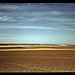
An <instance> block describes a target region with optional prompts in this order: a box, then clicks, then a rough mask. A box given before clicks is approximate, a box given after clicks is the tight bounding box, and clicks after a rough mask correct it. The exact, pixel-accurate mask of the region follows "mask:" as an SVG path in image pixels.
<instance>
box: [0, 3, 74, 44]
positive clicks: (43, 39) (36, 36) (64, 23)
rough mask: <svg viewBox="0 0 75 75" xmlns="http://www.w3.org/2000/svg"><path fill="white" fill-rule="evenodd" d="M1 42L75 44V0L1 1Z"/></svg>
mask: <svg viewBox="0 0 75 75" xmlns="http://www.w3.org/2000/svg"><path fill="white" fill-rule="evenodd" d="M0 43H34V44H37V43H39V44H75V3H0Z"/></svg>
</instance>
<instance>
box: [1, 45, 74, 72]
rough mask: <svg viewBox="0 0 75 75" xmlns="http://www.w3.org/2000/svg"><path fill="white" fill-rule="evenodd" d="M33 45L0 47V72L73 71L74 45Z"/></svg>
mask: <svg viewBox="0 0 75 75" xmlns="http://www.w3.org/2000/svg"><path fill="white" fill-rule="evenodd" d="M15 46H16V45H15ZM10 47H11V46H10ZM16 47H17V46H16ZM18 47H21V46H18ZM33 47H34V46H33ZM33 47H32V48H31V47H26V46H24V48H23V49H21V48H20V49H19V48H17V49H15V48H13V49H11V48H9V47H8V49H5V48H4V47H1V48H4V49H0V72H24V73H25V72H75V48H74V47H58V48H57V47H54V48H53V47H51V48H50V47H49V48H48V46H47V47H45V46H44V47H45V48H44V47H42V48H40V47H39V48H33Z"/></svg>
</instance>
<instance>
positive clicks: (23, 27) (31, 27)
mask: <svg viewBox="0 0 75 75" xmlns="http://www.w3.org/2000/svg"><path fill="white" fill-rule="evenodd" d="M11 28H13V29H41V30H42V29H44V30H75V28H59V27H57V28H52V27H46V26H0V29H11Z"/></svg>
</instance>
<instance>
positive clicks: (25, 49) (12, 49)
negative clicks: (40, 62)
mask: <svg viewBox="0 0 75 75" xmlns="http://www.w3.org/2000/svg"><path fill="white" fill-rule="evenodd" d="M30 50H75V48H74V49H62V48H61V49H56V48H34V49H33V48H32V49H0V51H30Z"/></svg>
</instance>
